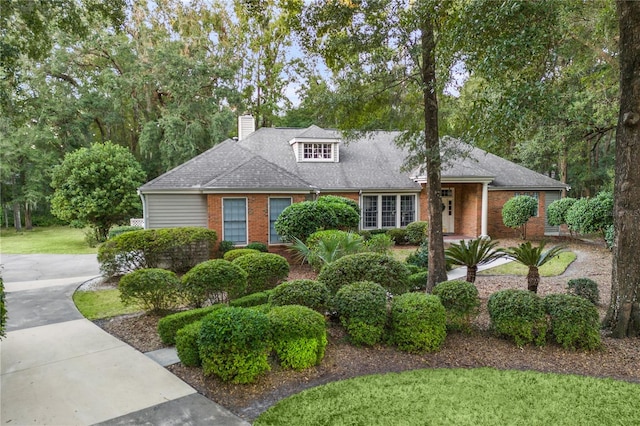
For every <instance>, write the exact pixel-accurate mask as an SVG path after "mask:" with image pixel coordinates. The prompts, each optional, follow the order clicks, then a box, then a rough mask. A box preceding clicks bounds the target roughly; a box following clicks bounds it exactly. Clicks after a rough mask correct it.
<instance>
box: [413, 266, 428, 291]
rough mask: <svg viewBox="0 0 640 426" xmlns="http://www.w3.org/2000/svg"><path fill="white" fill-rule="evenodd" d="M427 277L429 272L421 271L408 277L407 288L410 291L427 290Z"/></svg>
mask: <svg viewBox="0 0 640 426" xmlns="http://www.w3.org/2000/svg"><path fill="white" fill-rule="evenodd" d="M428 277H429V271H421V272H416V273H414V274H411V275H409V286H410V288H411V291H417V290H425V289H426V288H427V278H428Z"/></svg>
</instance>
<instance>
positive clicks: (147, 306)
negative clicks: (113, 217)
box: [118, 234, 180, 312]
mask: <svg viewBox="0 0 640 426" xmlns="http://www.w3.org/2000/svg"><path fill="white" fill-rule="evenodd" d="M123 235H126V234H123ZM118 288H119V289H120V298H121V299H122V303H124V304H125V305H130V304H133V303H139V304H141V305H142V307H143V309H144V310H145V311H152V312H160V311H167V310H171V309H174V308H175V307H176V306H177V305H178V298H179V294H180V279H179V278H178V277H177V276H176V274H175V273H174V272H171V271H167V270H165V269H158V268H150V269H139V270H137V271H133V272H130V273H128V274H127V275H125V276H124V277H122V278H121V279H120V283H119V284H118Z"/></svg>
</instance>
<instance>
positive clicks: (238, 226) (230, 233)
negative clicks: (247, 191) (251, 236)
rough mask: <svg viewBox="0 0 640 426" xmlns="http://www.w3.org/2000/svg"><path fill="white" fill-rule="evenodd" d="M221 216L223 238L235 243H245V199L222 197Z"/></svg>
mask: <svg viewBox="0 0 640 426" xmlns="http://www.w3.org/2000/svg"><path fill="white" fill-rule="evenodd" d="M222 216H223V217H222V220H223V222H224V223H223V229H222V234H223V235H222V237H223V239H224V240H226V241H231V242H233V244H236V245H244V244H247V199H246V198H224V199H223V200H222Z"/></svg>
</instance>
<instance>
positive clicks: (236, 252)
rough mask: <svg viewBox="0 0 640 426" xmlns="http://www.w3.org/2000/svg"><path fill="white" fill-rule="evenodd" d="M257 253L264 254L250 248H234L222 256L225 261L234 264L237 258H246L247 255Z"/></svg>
mask: <svg viewBox="0 0 640 426" xmlns="http://www.w3.org/2000/svg"><path fill="white" fill-rule="evenodd" d="M255 253H262V252H261V251H259V250H254V249H250V248H234V249H231V250H229V251H227V252H225V254H224V255H222V258H223V259H224V260H228V261H229V262H233V261H234V260H236V259H237V258H239V257H241V256H244V255H245V254H255Z"/></svg>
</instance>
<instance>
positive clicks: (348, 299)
mask: <svg viewBox="0 0 640 426" xmlns="http://www.w3.org/2000/svg"><path fill="white" fill-rule="evenodd" d="M333 303H334V307H335V309H336V311H337V313H338V317H339V318H340V322H341V323H342V325H343V326H344V328H345V329H346V330H347V333H348V334H349V337H350V339H351V341H352V342H353V343H354V344H356V345H375V344H376V343H379V342H380V341H381V340H382V337H383V334H384V329H385V325H386V323H387V292H386V291H385V289H384V288H383V287H382V286H381V285H380V284H378V283H375V282H372V281H359V282H355V283H353V284H349V285H345V286H343V287H341V288H340V290H338V293H337V294H336V295H335V298H334V301H333Z"/></svg>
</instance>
